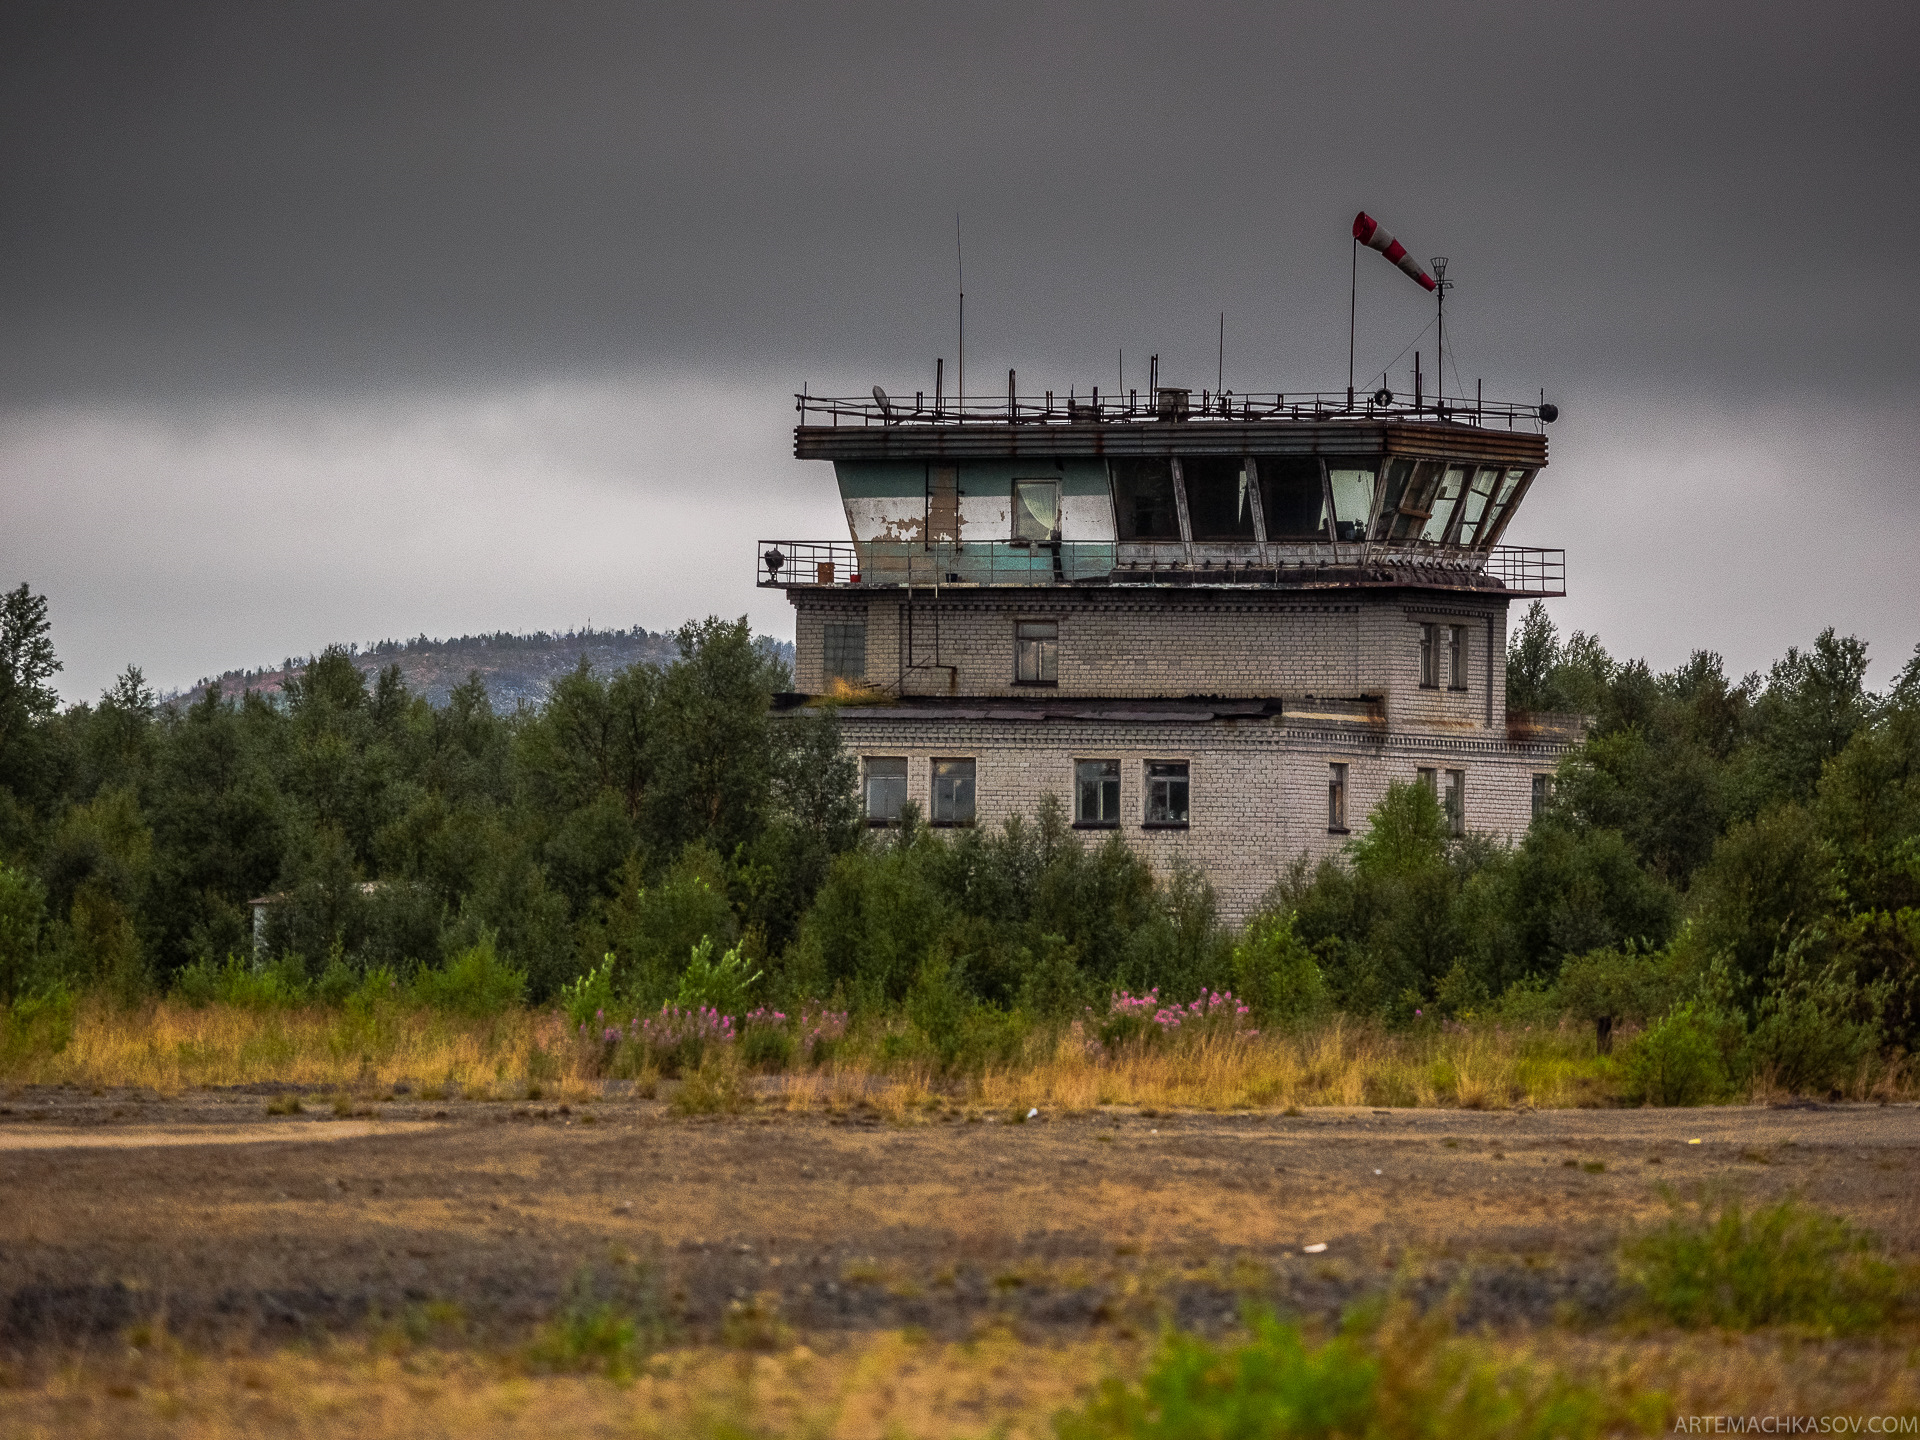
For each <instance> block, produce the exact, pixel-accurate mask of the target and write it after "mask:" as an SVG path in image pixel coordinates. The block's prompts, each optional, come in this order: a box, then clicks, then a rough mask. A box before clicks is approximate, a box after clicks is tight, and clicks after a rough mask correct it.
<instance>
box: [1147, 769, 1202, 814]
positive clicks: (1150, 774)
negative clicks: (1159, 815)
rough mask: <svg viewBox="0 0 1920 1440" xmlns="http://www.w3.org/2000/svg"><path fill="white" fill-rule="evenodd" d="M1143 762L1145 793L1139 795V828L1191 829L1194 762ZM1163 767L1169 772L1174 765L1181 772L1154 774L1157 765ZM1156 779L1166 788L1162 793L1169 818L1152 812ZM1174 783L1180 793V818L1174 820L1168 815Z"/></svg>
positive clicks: (1170, 809) (1170, 808)
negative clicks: (1155, 815)
mask: <svg viewBox="0 0 1920 1440" xmlns="http://www.w3.org/2000/svg"><path fill="white" fill-rule="evenodd" d="M1143 763H1144V765H1145V778H1146V787H1145V793H1144V794H1143V796H1142V804H1141V815H1142V819H1141V821H1140V828H1141V829H1142V830H1188V829H1191V828H1192V827H1193V762H1192V761H1191V760H1148V761H1145V762H1143ZM1162 767H1163V768H1165V769H1166V770H1167V771H1168V772H1172V771H1173V770H1174V769H1176V768H1177V769H1178V770H1179V772H1180V773H1179V774H1178V775H1174V774H1172V773H1168V774H1164V775H1156V774H1154V770H1155V769H1156V768H1162ZM1156 781H1158V782H1160V783H1161V784H1162V785H1164V786H1165V787H1166V791H1165V793H1166V795H1167V797H1168V801H1169V803H1168V806H1167V811H1168V818H1165V819H1158V820H1156V819H1155V818H1154V814H1153V810H1154V793H1155V789H1156V785H1155V782H1156ZM1175 786H1177V787H1178V790H1179V795H1180V818H1179V819H1177V820H1176V819H1173V818H1171V812H1172V805H1171V798H1172V795H1173V793H1174V787H1175Z"/></svg>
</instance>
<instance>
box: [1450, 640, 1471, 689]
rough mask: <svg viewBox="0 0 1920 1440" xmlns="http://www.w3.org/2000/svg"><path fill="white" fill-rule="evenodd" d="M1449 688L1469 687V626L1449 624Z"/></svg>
mask: <svg viewBox="0 0 1920 1440" xmlns="http://www.w3.org/2000/svg"><path fill="white" fill-rule="evenodd" d="M1447 688H1448V689H1449V690H1464V689H1466V688H1467V627H1466V626H1464V625H1449V626H1447Z"/></svg>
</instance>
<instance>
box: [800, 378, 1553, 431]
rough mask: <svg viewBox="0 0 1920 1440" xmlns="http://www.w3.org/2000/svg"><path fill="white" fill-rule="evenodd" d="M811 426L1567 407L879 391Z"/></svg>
mask: <svg viewBox="0 0 1920 1440" xmlns="http://www.w3.org/2000/svg"><path fill="white" fill-rule="evenodd" d="M793 401H794V409H795V410H796V411H797V412H798V413H799V415H800V423H801V424H802V425H809V424H819V425H840V424H843V423H846V424H858V425H913V426H927V425H1130V424H1139V425H1145V424H1161V423H1167V422H1178V423H1196V424H1203V423H1206V422H1209V421H1213V422H1220V421H1232V422H1235V423H1239V424H1246V423H1249V422H1255V421H1352V422H1361V423H1365V422H1369V421H1371V422H1375V423H1378V422H1380V421H1383V420H1392V421H1395V422H1425V423H1435V424H1450V425H1482V426H1500V427H1501V428H1504V429H1508V430H1512V429H1516V428H1518V427H1519V426H1521V425H1523V424H1524V425H1526V426H1528V427H1529V428H1533V427H1537V426H1539V425H1543V424H1551V423H1552V422H1553V421H1554V420H1555V419H1557V418H1558V417H1559V413H1560V412H1559V409H1558V407H1556V406H1555V405H1553V404H1551V403H1550V402H1547V401H1544V400H1543V401H1539V402H1533V401H1516V400H1487V399H1483V398H1481V397H1479V396H1457V395H1446V396H1439V395H1421V396H1417V397H1416V396H1414V395H1409V394H1405V393H1395V392H1394V391H1391V390H1385V389H1381V390H1376V391H1373V392H1372V393H1370V394H1369V393H1366V392H1355V391H1347V390H1315V391H1307V390H1289V391H1261V392H1248V393H1245V394H1238V393H1235V392H1234V391H1232V390H1228V391H1224V392H1222V393H1220V394H1217V395H1216V394H1213V393H1212V392H1210V391H1206V390H1202V391H1201V392H1200V394H1199V396H1198V398H1195V397H1194V395H1193V392H1192V391H1190V390H1181V389H1175V388H1173V387H1171V386H1162V387H1161V388H1160V389H1159V391H1158V392H1156V393H1154V394H1151V395H1149V396H1146V397H1144V398H1143V397H1142V396H1141V395H1140V393H1139V392H1138V391H1137V390H1129V391H1128V392H1127V393H1126V394H1125V395H1124V396H1115V395H1112V394H1105V395H1103V394H1102V393H1101V392H1100V391H1099V390H1097V389H1096V390H1093V391H1091V392H1090V393H1089V394H1087V395H1085V396H1082V395H1079V394H1077V393H1075V392H1073V391H1069V392H1068V393H1067V394H1065V395H1058V394H1056V393H1055V392H1053V391H1051V390H1048V391H1046V392H1044V393H1043V394H1040V395H1013V394H1008V395H1000V396H991V395H969V396H966V397H965V398H964V399H961V398H959V397H956V396H952V395H948V396H929V395H928V394H927V393H926V392H925V391H916V392H915V393H914V395H913V398H912V399H911V400H908V399H907V398H906V397H905V396H891V395H889V394H887V392H886V391H884V390H882V389H881V388H880V387H879V386H878V385H876V386H874V388H873V394H872V395H871V396H860V395H809V394H806V393H804V392H803V393H801V394H798V395H795V396H794V397H793Z"/></svg>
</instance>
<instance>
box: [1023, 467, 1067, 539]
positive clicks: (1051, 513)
mask: <svg viewBox="0 0 1920 1440" xmlns="http://www.w3.org/2000/svg"><path fill="white" fill-rule="evenodd" d="M1013 538H1014V539H1016V540H1029V541H1033V540H1058V539H1059V538H1060V483H1059V481H1057V480H1016V481H1014V482H1013Z"/></svg>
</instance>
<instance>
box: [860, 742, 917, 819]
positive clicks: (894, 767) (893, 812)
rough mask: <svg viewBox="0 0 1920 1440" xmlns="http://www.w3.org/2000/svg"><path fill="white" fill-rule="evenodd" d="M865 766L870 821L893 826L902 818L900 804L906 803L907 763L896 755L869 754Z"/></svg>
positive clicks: (868, 817)
mask: <svg viewBox="0 0 1920 1440" xmlns="http://www.w3.org/2000/svg"><path fill="white" fill-rule="evenodd" d="M862 763H863V764H864V765H865V767H866V772H867V773H866V791H867V794H866V801H867V821H868V823H869V824H873V825H893V824H897V823H898V822H899V820H900V807H901V806H903V805H905V804H906V803H907V762H906V760H905V759H904V758H899V757H895V756H883V755H869V756H867V757H866V759H865V761H864V762H862Z"/></svg>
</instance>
